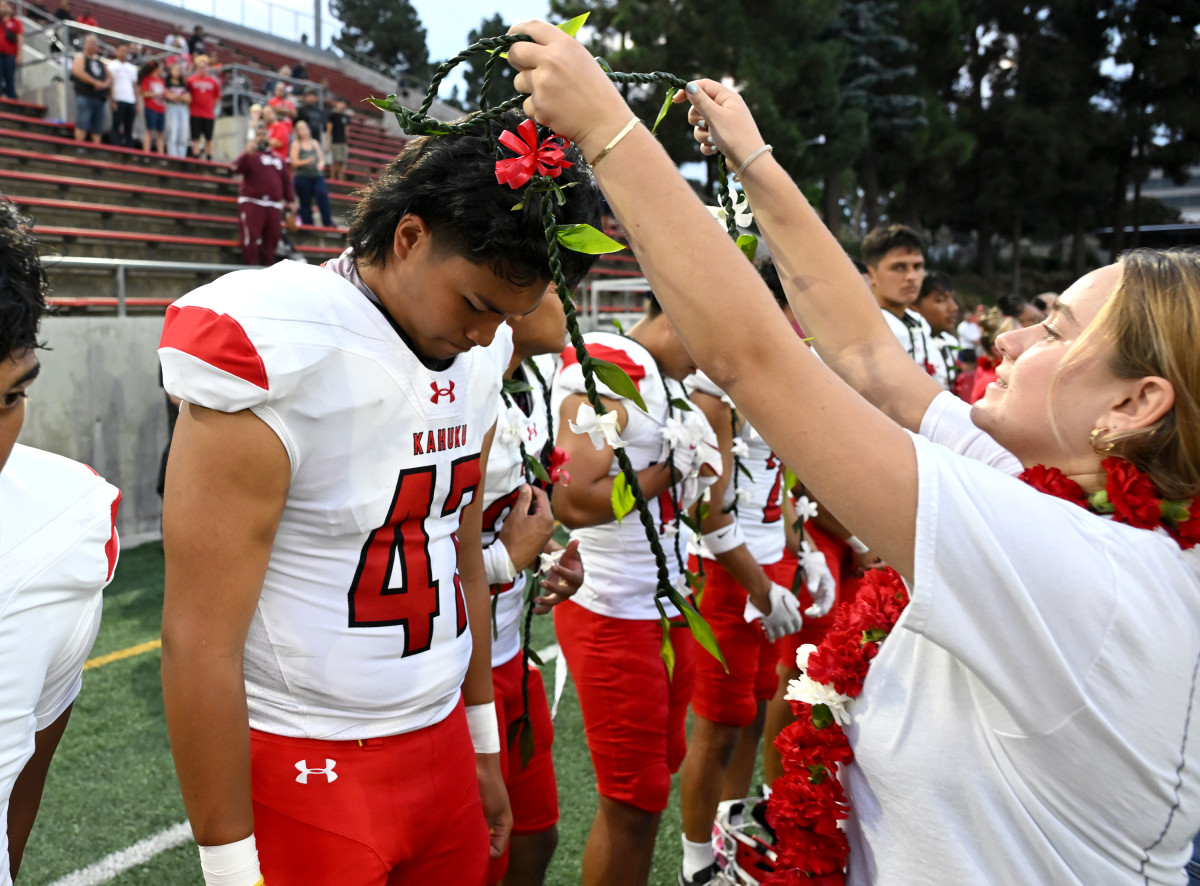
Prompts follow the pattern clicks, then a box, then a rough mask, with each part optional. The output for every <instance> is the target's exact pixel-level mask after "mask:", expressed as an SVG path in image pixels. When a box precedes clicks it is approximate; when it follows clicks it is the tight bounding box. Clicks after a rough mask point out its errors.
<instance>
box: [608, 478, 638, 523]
mask: <svg viewBox="0 0 1200 886" xmlns="http://www.w3.org/2000/svg"><path fill="white" fill-rule="evenodd" d="M635 504H637V501H636V499H634V497H633V490H632V489H630V488H629V481H628V480H626V479H625V474H624V472H622V473H620V474H617V476H615V477H613V485H612V509H613V516H614V517H616V518H617V522H618V523H620V522H621V521H622V520H624V519H625V515H626V514H628V513H629V512H630V511H632V510H633V506H634V505H635Z"/></svg>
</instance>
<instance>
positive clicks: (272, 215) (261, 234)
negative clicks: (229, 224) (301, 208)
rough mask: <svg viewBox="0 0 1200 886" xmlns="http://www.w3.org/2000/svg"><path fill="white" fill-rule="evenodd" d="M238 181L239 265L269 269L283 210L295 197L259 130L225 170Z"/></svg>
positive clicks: (262, 129) (264, 134) (286, 174)
mask: <svg viewBox="0 0 1200 886" xmlns="http://www.w3.org/2000/svg"><path fill="white" fill-rule="evenodd" d="M229 169H230V171H231V172H232V173H233V174H234V175H240V176H241V177H242V183H241V186H240V187H239V188H238V235H239V237H240V238H241V241H242V263H243V264H247V265H272V264H274V263H275V247H276V245H277V244H278V243H279V226H280V223H281V222H282V221H283V209H284V206H285V205H286V206H291V205H292V204H293V203H294V201H295V199H296V195H295V192H294V191H293V189H292V176H291V174H290V173H289V172H288V171H287V167H286V166H285V165H284V162H283V160H281V159H280V158H279V157H277V156H276V155H275V152H274V151H272V150H271V147H270V145H269V144H267V130H266V127H265V126H261V125H260V126H259V127H258V129H257V130H256V131H255V133H254V144H253V145H251V146H250V147H249V148H248V149H247V150H246V152H245V153H244V154H242V155H241V156H240V157H238V158H237V160H235V161H234V162H233V165H232V166H230V167H229Z"/></svg>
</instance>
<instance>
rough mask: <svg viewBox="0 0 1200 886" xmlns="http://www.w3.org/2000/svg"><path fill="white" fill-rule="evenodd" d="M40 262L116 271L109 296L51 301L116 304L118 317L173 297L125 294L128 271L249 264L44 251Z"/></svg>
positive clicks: (209, 269) (222, 269) (189, 271)
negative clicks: (140, 296) (136, 308)
mask: <svg viewBox="0 0 1200 886" xmlns="http://www.w3.org/2000/svg"><path fill="white" fill-rule="evenodd" d="M42 262H43V264H45V266H46V267H47V268H49V269H54V268H81V269H87V268H90V269H95V270H100V271H105V270H107V271H112V272H113V273H114V275H115V278H114V282H115V284H116V292H115V293H114V294H113V295H111V296H91V297H88V298H58V297H55V298H51V302H52V303H54V304H55V305H58V306H60V307H115V308H116V311H117V316H118V317H125V316H128V310H129V308H131V307H150V308H161V307H165V306H166V305H169V304H170V303H171V302H173V301H174V299H173V298H165V299H164V298H139V297H136V296H134V297H131V296H129V294H128V290H127V284H128V277H129V272H130V271H135V272H136V271H148V272H153V273H156V274H164V273H167V274H179V275H181V276H194V275H199V274H226V273H229V272H230V271H244V270H247V269H248V268H250V267H252V266H251V265H227V264H219V263H216V262H185V261H178V262H172V261H151V260H149V259H132V258H87V257H77V256H68V255H44V256H42Z"/></svg>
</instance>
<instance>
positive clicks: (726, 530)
mask: <svg viewBox="0 0 1200 886" xmlns="http://www.w3.org/2000/svg"><path fill="white" fill-rule="evenodd" d="M700 537H701V538H702V539H703V540H704V546H705V547H706V548H708V550H709V553H711V554H712V555H713V556H714V557H715V556H717V554H724V553H725V552H726V551H732V550H733V549H734V548H736V547H739V546H740V545H744V544H745V543H746V539H745V538H743V536H742V527H741V525H740V524H739V523H738V522H737V521H736V520H734V521H733V522H732V523H730V524H729V525H728V526H722V527H721V528H720V529H714V530H713V531H712V532H706V533H704V535H702V536H700Z"/></svg>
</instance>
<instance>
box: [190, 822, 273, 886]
mask: <svg viewBox="0 0 1200 886" xmlns="http://www.w3.org/2000/svg"><path fill="white" fill-rule="evenodd" d="M199 848H200V869H201V870H202V871H204V886H258V884H261V883H262V882H263V877H262V872H261V871H260V870H259V867H258V846H257V845H256V844H255V842H254V834H251V835H250V836H249V837H247V838H246V839H245V840H238V841H237V842H236V843H225V844H223V845H221V846H201V847H199Z"/></svg>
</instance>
